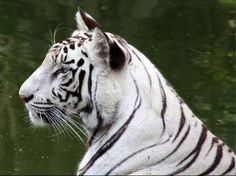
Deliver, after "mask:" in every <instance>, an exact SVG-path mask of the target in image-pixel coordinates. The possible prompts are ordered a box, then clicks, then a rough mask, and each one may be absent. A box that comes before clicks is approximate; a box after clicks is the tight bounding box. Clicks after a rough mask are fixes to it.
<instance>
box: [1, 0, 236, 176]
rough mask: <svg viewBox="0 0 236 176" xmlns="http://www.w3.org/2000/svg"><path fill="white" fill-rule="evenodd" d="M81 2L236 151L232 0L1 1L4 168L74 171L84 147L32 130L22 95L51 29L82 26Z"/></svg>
mask: <svg viewBox="0 0 236 176" xmlns="http://www.w3.org/2000/svg"><path fill="white" fill-rule="evenodd" d="M77 5H80V6H81V7H82V8H83V9H85V10H86V11H87V12H89V13H90V14H91V15H92V16H93V17H94V18H95V19H97V20H98V21H99V22H100V23H101V24H102V26H103V27H104V29H106V31H109V32H112V33H115V34H119V35H121V36H122V37H124V38H125V39H127V40H128V41H129V42H130V43H131V44H132V45H134V46H136V47H137V48H138V49H140V50H141V51H142V52H143V53H144V54H146V55H147V56H148V57H149V58H150V59H151V60H152V61H153V62H154V63H155V65H156V66H157V67H158V68H159V69H160V71H161V72H162V73H163V74H164V76H165V77H166V78H167V79H168V80H169V82H170V83H172V85H173V86H174V87H175V88H176V90H177V92H178V93H179V94H180V96H181V97H183V98H184V99H185V101H186V103H187V104H188V105H189V106H190V107H191V108H192V110H193V111H194V112H195V113H196V115H198V116H199V118H200V119H201V120H202V121H203V122H205V123H206V125H207V126H208V128H209V129H210V130H211V131H213V133H215V134H216V135H218V136H219V137H220V138H222V139H223V140H224V141H225V142H226V143H227V144H228V145H229V146H230V147H231V148H232V149H233V150H234V151H236V139H235V136H236V135H235V134H236V133H235V132H236V107H235V104H236V102H235V101H236V89H235V88H236V74H235V69H236V56H235V54H236V53H235V37H236V35H235V29H236V21H235V16H236V12H235V6H236V4H235V1H234V0H191V1H190V0H178V1H176V0H164V1H163V0H148V1H147V0H119V1H118V0H97V1H88V0H87V1H85V0H79V1H76V0H40V1H39V0H0V174H3V175H6V174H18V175H19V174H21V175H22V174H24V175H25V174H37V175H42V174H47V175H50V174H54V175H55V174H74V173H75V171H76V168H77V163H78V162H79V160H80V159H81V157H82V156H83V153H84V151H85V146H84V145H83V144H82V143H80V142H77V141H76V140H75V139H71V138H68V137H65V136H64V135H57V136H55V133H54V132H53V130H52V129H50V128H49V129H47V128H46V129H35V128H32V127H31V125H30V123H29V120H28V117H27V112H26V110H25V108H24V105H23V103H22V102H21V101H20V99H19V97H18V90H19V87H20V85H21V84H22V82H23V81H24V80H25V79H26V78H27V77H28V76H29V75H30V74H31V73H32V72H33V71H34V70H35V69H36V68H37V67H38V66H39V64H40V63H41V62H42V60H43V58H44V56H45V54H46V52H47V50H48V48H49V46H50V45H51V41H50V40H51V35H50V31H54V29H55V28H56V27H57V26H58V25H61V26H62V28H61V29H60V30H59V31H58V33H57V36H56V39H57V41H61V40H62V39H64V38H67V37H69V36H70V34H71V32H72V31H73V30H74V29H75V28H76V24H75V18H74V14H75V12H76V10H77Z"/></svg>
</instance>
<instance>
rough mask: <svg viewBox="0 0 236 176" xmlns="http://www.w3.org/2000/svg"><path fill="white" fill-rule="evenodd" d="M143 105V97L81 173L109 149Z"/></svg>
mask: <svg viewBox="0 0 236 176" xmlns="http://www.w3.org/2000/svg"><path fill="white" fill-rule="evenodd" d="M140 105H141V99H140V101H139V104H138V106H137V107H136V108H135V109H134V110H133V112H132V113H131V115H130V116H129V118H128V120H127V121H126V122H125V123H124V124H123V125H122V126H121V128H119V130H118V131H117V132H116V133H115V134H114V135H113V136H112V137H111V138H110V139H109V140H108V141H107V142H106V143H105V144H103V145H102V147H100V148H99V149H98V151H97V152H96V153H95V154H94V155H93V157H92V158H91V159H90V160H89V162H88V163H87V164H86V165H85V166H84V168H82V169H81V170H80V171H81V173H80V174H79V175H84V174H85V173H86V172H87V170H88V169H89V168H90V167H91V166H92V165H93V164H94V163H95V162H96V160H97V159H98V158H100V157H101V156H102V155H103V154H104V153H106V151H107V150H109V149H110V148H111V147H112V146H113V145H114V144H115V143H116V142H117V141H118V139H119V138H120V137H121V136H122V134H123V133H124V131H125V130H126V128H127V127H128V125H129V123H130V122H131V120H132V119H133V118H134V115H135V113H136V111H137V110H138V109H139V107H140Z"/></svg>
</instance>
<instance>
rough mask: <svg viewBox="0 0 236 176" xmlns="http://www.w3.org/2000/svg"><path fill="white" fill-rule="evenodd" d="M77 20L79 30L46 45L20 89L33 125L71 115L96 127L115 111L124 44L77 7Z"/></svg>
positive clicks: (123, 62) (103, 123)
mask: <svg viewBox="0 0 236 176" xmlns="http://www.w3.org/2000/svg"><path fill="white" fill-rule="evenodd" d="M76 20H77V26H78V29H77V30H76V31H74V32H73V34H72V36H71V37H70V38H68V39H67V40H64V41H63V42H61V43H56V44H54V45H53V46H52V47H51V48H50V49H49V51H48V53H47V54H46V57H45V59H44V61H43V62H42V64H41V65H40V66H39V67H38V68H37V69H36V70H35V71H34V72H33V73H32V75H31V76H30V77H29V78H28V79H27V80H26V81H25V82H24V83H23V84H22V86H21V88H20V90H19V95H20V97H21V99H22V100H23V101H24V102H25V105H26V107H27V109H28V111H29V116H30V119H31V122H32V123H33V124H35V125H36V126H44V125H45V124H56V123H65V122H66V121H68V120H70V119H71V118H72V116H76V117H80V118H81V119H82V121H83V122H84V123H85V124H86V125H87V126H88V127H89V128H95V127H96V126H97V125H99V124H100V125H101V124H102V125H106V124H109V123H111V122H112V121H113V120H114V119H113V117H112V116H113V115H112V114H115V113H117V109H118V107H119V105H120V101H121V95H122V85H121V82H122V81H120V80H119V79H120V78H121V77H122V75H121V70H123V69H125V65H126V60H127V59H126V53H125V47H124V44H123V46H122V44H121V42H118V40H113V37H112V36H113V34H110V33H105V32H104V31H103V30H102V28H101V26H100V25H99V24H98V23H97V22H96V21H95V20H94V19H93V18H92V17H91V16H90V15H88V14H87V13H86V12H84V11H83V10H81V9H79V10H78V12H77V13H76ZM119 40H120V41H121V40H122V39H121V38H120V39H119ZM123 43H125V41H123Z"/></svg>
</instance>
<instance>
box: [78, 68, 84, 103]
mask: <svg viewBox="0 0 236 176" xmlns="http://www.w3.org/2000/svg"><path fill="white" fill-rule="evenodd" d="M84 76H85V71H84V70H81V71H80V73H79V88H78V90H77V93H78V99H79V101H81V100H82V96H81V89H82V85H83V81H84Z"/></svg>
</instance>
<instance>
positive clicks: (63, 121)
mask: <svg viewBox="0 0 236 176" xmlns="http://www.w3.org/2000/svg"><path fill="white" fill-rule="evenodd" d="M54 110H56V111H57V112H58V113H59V114H60V115H62V116H65V115H64V114H63V113H62V112H61V111H59V109H56V108H55V109H54ZM57 117H58V119H60V121H61V123H62V124H64V125H65V127H67V129H68V132H70V133H71V134H72V135H73V136H74V137H75V138H76V139H79V140H80V141H81V142H82V143H83V144H84V145H85V142H84V140H83V138H82V137H81V136H80V135H79V134H78V133H77V132H76V131H75V129H74V128H73V127H72V126H71V125H70V124H69V123H68V122H67V121H66V120H65V119H64V118H62V117H61V116H57Z"/></svg>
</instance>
